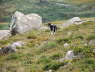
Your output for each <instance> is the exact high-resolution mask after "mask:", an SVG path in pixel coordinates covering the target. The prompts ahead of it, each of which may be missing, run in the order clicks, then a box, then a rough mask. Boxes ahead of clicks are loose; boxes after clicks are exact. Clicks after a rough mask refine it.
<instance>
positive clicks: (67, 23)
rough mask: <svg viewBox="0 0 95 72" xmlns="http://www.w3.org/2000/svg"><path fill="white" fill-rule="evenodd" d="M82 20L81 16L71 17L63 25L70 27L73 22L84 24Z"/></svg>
mask: <svg viewBox="0 0 95 72" xmlns="http://www.w3.org/2000/svg"><path fill="white" fill-rule="evenodd" d="M82 23H83V22H82V20H81V19H80V18H79V17H73V18H71V19H70V20H68V21H67V22H66V23H64V24H63V27H68V26H70V25H73V24H76V25H78V24H82Z"/></svg>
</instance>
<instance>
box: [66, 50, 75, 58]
mask: <svg viewBox="0 0 95 72" xmlns="http://www.w3.org/2000/svg"><path fill="white" fill-rule="evenodd" d="M74 57H75V56H74V53H73V51H72V50H70V51H68V52H67V53H66V56H65V58H64V59H65V60H72V59H73V58H74Z"/></svg>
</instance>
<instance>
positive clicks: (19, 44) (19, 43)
mask: <svg viewBox="0 0 95 72" xmlns="http://www.w3.org/2000/svg"><path fill="white" fill-rule="evenodd" d="M24 44H25V43H24V42H22V41H17V42H14V43H12V45H11V46H12V47H22V46H23V45H24Z"/></svg>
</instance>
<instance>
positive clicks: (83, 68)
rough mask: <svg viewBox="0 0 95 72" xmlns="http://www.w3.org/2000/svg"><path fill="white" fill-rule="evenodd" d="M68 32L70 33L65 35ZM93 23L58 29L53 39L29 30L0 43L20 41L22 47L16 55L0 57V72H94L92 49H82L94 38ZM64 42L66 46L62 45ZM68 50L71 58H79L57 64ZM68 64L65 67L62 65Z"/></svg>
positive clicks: (44, 33) (94, 64)
mask: <svg viewBox="0 0 95 72" xmlns="http://www.w3.org/2000/svg"><path fill="white" fill-rule="evenodd" d="M68 33H70V34H68ZM94 33H95V23H94V22H88V23H84V24H81V25H73V26H70V27H68V28H65V29H60V28H59V29H58V31H57V33H56V35H55V36H53V35H50V32H49V31H48V30H46V31H36V30H34V31H31V32H29V33H25V34H23V35H16V36H13V37H10V38H9V39H8V40H1V41H0V47H3V46H6V45H8V44H11V43H12V42H15V41H23V42H26V44H25V45H24V46H23V47H20V48H18V51H17V52H16V53H12V54H8V55H5V56H0V70H1V71H2V72H4V71H5V72H45V71H47V70H54V72H94V70H95V53H94V52H93V49H94V46H89V45H87V46H85V43H87V42H88V41H90V40H93V39H95V35H94ZM65 43H68V44H69V45H70V46H69V47H66V48H65V47H64V46H63V45H64V44H65ZM68 50H73V51H74V53H75V55H78V54H81V55H82V57H81V58H78V59H75V60H72V61H69V60H68V61H63V62H58V60H59V59H61V58H63V57H65V54H66V52H67V51H68ZM66 63H69V65H65V64H66Z"/></svg>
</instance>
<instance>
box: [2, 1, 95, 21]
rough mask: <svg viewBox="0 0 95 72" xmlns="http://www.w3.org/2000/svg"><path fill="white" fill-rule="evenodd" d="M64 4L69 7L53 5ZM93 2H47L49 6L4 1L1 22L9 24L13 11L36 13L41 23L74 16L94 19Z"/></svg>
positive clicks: (33, 2) (27, 2)
mask: <svg viewBox="0 0 95 72" xmlns="http://www.w3.org/2000/svg"><path fill="white" fill-rule="evenodd" d="M56 2H58V3H66V4H70V5H71V6H69V7H64V6H60V5H56V4H55V3H56ZM94 4H95V1H92V0H91V1H90V0H83V1H78V0H76V1H75V0H71V1H70V0H64V1H63V0H57V1H55V0H49V4H42V3H39V0H37V1H35V0H32V1H31V0H11V1H5V2H4V3H2V4H1V5H0V8H1V9H2V11H1V12H0V14H1V15H2V16H1V19H0V20H1V21H7V22H9V21H10V19H11V15H12V14H13V13H14V12H15V11H17V10H18V11H21V12H23V13H25V14H28V13H37V14H39V15H41V16H42V17H43V21H44V22H47V21H55V20H63V19H68V18H72V17H74V16H79V17H94V16H95V9H94Z"/></svg>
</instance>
